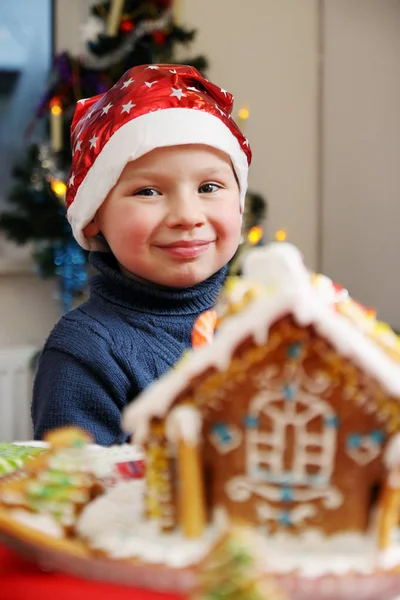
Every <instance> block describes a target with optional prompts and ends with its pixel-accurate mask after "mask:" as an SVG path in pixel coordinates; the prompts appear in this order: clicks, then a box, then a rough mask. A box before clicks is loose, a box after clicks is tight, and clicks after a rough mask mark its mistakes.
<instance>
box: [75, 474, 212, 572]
mask: <svg viewBox="0 0 400 600" xmlns="http://www.w3.org/2000/svg"><path fill="white" fill-rule="evenodd" d="M143 500H144V482H143V481H138V480H136V481H133V482H123V483H119V484H117V485H116V486H115V487H114V488H113V489H111V490H110V491H109V492H108V493H106V494H104V495H103V496H100V497H99V498H96V499H95V500H94V501H93V502H91V503H90V504H89V505H88V506H86V508H85V509H84V511H83V512H82V515H81V516H80V519H79V521H78V525H77V528H78V532H79V534H80V535H81V536H82V537H83V538H85V539H86V540H87V541H88V543H89V545H90V546H91V547H92V548H93V549H97V550H102V551H104V552H106V554H107V555H109V556H110V557H111V558H115V559H127V558H138V559H142V560H143V561H145V562H149V563H153V564H166V565H169V566H171V567H175V568H180V567H185V566H188V565H190V564H196V563H197V562H198V561H200V560H201V559H202V558H203V557H204V556H205V554H206V553H207V551H208V549H209V548H210V545H211V544H212V542H213V540H214V539H215V537H216V535H217V528H215V527H214V528H209V529H208V530H207V532H206V535H205V536H204V537H203V538H202V539H200V540H190V539H186V538H185V537H184V536H183V535H182V534H181V533H180V532H179V531H177V532H173V533H165V532H162V531H161V530H160V527H159V524H158V523H157V522H156V521H149V520H147V519H146V518H145V516H144V502H143Z"/></svg>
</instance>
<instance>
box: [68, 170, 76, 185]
mask: <svg viewBox="0 0 400 600" xmlns="http://www.w3.org/2000/svg"><path fill="white" fill-rule="evenodd" d="M74 179H75V175H74V174H73V173H71V177H70V178H69V181H68V185H74Z"/></svg>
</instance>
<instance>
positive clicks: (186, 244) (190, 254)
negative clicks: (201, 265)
mask: <svg viewBox="0 0 400 600" xmlns="http://www.w3.org/2000/svg"><path fill="white" fill-rule="evenodd" d="M213 243H214V241H211V240H190V241H185V240H178V241H176V242H171V243H170V244H162V245H158V246H157V248H159V249H160V250H161V251H162V252H165V253H166V254H168V255H169V256H172V257H174V258H183V259H188V258H196V257H197V256H200V255H201V254H204V253H205V252H207V250H208V248H209V247H210V246H211V244H213Z"/></svg>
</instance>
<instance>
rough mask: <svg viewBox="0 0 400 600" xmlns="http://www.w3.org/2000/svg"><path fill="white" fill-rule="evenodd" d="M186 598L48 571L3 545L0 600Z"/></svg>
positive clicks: (170, 599)
mask: <svg viewBox="0 0 400 600" xmlns="http://www.w3.org/2000/svg"><path fill="white" fill-rule="evenodd" d="M39 598H40V600H81V599H82V600H184V598H183V597H182V596H176V595H172V594H160V593H157V592H151V591H149V590H138V589H134V588H131V587H126V586H122V585H114V584H109V583H102V582H99V581H87V580H84V579H79V578H78V577H72V576H70V575H64V574H62V573H44V572H43V571H41V570H40V569H39V567H38V566H37V565H36V564H35V563H34V562H32V561H30V560H27V559H26V558H23V557H21V556H18V555H17V554H15V553H14V552H12V551H11V550H8V549H7V548H5V547H4V546H1V545H0V600H31V599H32V600H36V599H38V600H39Z"/></svg>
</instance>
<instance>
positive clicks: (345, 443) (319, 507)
mask: <svg viewBox="0 0 400 600" xmlns="http://www.w3.org/2000/svg"><path fill="white" fill-rule="evenodd" d="M177 400H178V401H179V402H180V401H184V402H187V401H194V402H195V403H196V404H197V405H198V406H199V407H200V408H201V411H202V413H203V416H204V423H205V424H204V460H205V476H206V479H207V482H208V483H209V485H210V490H209V501H210V502H211V506H213V507H215V506H221V505H222V506H224V507H226V508H227V509H228V512H229V514H230V515H231V516H233V517H235V518H237V519H240V520H242V519H244V520H249V521H251V522H254V523H257V524H258V525H260V526H261V527H262V528H264V529H265V530H266V531H275V530H277V529H285V530H288V529H289V530H294V531H301V530H302V529H304V527H308V526H313V527H318V528H322V529H323V530H325V531H326V532H327V533H332V532H335V531H338V530H349V529H352V530H354V529H357V530H363V529H365V528H366V526H367V524H368V520H369V517H370V512H371V510H370V509H371V506H370V505H371V498H372V495H373V492H374V489H375V488H376V486H377V485H379V483H380V481H381V478H382V476H383V474H384V469H383V466H382V449H383V447H384V444H385V441H386V440H387V436H388V434H387V426H389V425H390V422H389V421H388V418H387V417H388V416H390V418H392V421H393V418H398V416H399V415H398V413H399V407H398V403H397V402H394V401H392V400H391V399H390V398H387V397H386V396H385V394H384V393H383V392H382V390H381V389H380V388H379V386H378V385H377V384H376V383H375V382H374V381H372V380H371V379H370V378H369V377H367V376H366V375H364V374H362V373H361V372H360V371H359V370H357V369H356V368H355V367H354V366H353V365H352V364H351V363H349V362H348V361H346V360H345V359H343V358H342V357H340V356H339V355H338V354H337V353H336V352H335V351H334V349H333V348H332V347H331V346H330V345H329V344H328V343H327V342H326V341H325V340H323V339H321V338H320V337H319V336H318V335H317V334H316V333H315V331H314V329H313V328H312V327H309V328H307V329H302V328H299V327H298V326H297V325H295V324H294V322H293V321H292V320H291V319H290V318H288V317H287V318H285V319H282V320H281V321H279V322H278V323H277V324H276V325H275V326H274V327H273V328H272V329H271V331H270V335H269V340H268V343H267V344H266V345H265V346H260V347H257V346H255V345H254V342H253V341H252V340H250V339H247V340H245V341H244V342H243V343H242V344H241V346H240V347H239V348H238V349H237V350H236V352H235V354H234V357H233V360H232V361H231V364H230V367H229V369H228V371H227V372H225V373H223V372H218V371H216V370H215V369H210V370H209V371H208V373H206V374H204V375H203V376H202V377H198V378H197V379H196V380H195V381H193V382H192V384H191V385H190V388H189V389H187V390H186V393H184V394H182V395H181V396H180V397H179V399H177ZM396 411H397V412H396ZM385 415H386V416H385ZM391 424H392V425H393V422H392V423H391Z"/></svg>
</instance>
